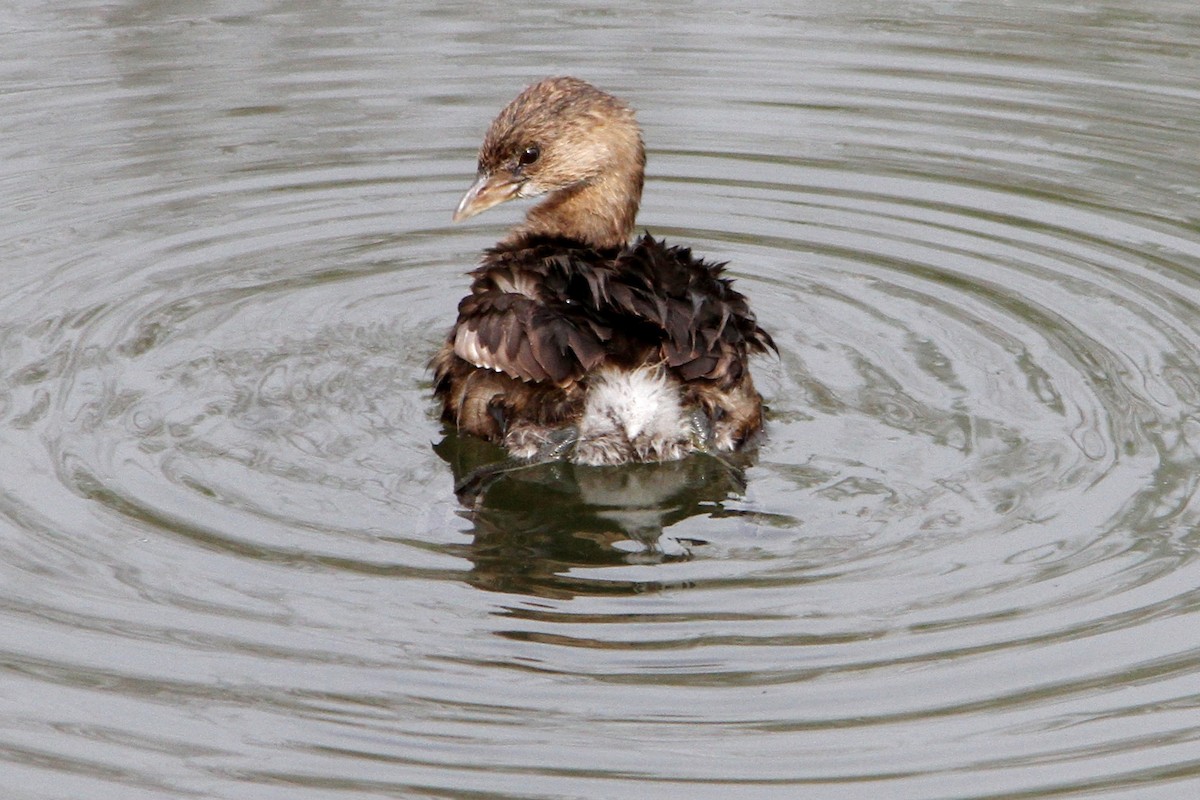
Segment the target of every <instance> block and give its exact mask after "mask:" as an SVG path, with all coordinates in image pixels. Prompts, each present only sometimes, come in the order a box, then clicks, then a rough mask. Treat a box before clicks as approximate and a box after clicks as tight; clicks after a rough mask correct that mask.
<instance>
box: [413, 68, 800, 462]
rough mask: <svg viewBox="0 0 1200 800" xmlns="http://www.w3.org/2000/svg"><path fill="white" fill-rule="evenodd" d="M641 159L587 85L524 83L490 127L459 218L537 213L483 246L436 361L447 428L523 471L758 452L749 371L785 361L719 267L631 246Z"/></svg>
mask: <svg viewBox="0 0 1200 800" xmlns="http://www.w3.org/2000/svg"><path fill="white" fill-rule="evenodd" d="M645 164H646V150H645V145H644V143H643V139H642V132H641V128H640V127H639V125H638V123H637V121H636V119H635V114H634V111H633V110H632V109H631V108H630V107H629V106H628V105H626V104H625V103H624V102H622V101H621V100H619V99H617V98H616V97H614V96H613V95H611V94H609V93H607V92H604V91H602V90H600V89H597V88H596V87H595V86H593V85H591V84H589V83H587V82H585V81H583V80H580V79H578V78H573V77H552V78H546V79H544V80H541V81H538V82H536V83H534V84H532V85H530V86H528V87H527V88H525V89H524V90H523V91H521V92H520V94H518V95H517V97H516V98H515V99H513V100H512V101H511V102H510V103H509V104H508V105H507V106H505V107H504V109H503V110H502V111H501V112H500V113H499V115H498V116H497V117H496V118H495V120H494V121H493V122H492V123H491V125H490V127H489V128H488V130H487V133H486V135H485V136H484V139H483V143H482V145H481V146H480V149H479V159H478V165H477V166H478V168H477V174H476V178H475V181H474V183H473V184H472V185H471V187H470V188H469V189H468V190H467V192H466V194H465V195H463V197H462V200H461V202H459V204H458V206H457V208H456V209H455V211H454V214H453V221H455V222H459V221H462V220H465V219H468V218H470V217H473V216H475V215H476V214H479V213H481V212H483V211H486V210H487V209H489V208H492V207H494V206H496V205H498V204H500V203H504V202H507V201H510V200H515V199H520V198H539V202H537V203H536V204H535V205H533V207H532V208H531V209H529V211H528V212H527V214H526V216H525V218H524V220H523V221H522V222H520V223H519V224H517V225H516V226H515V227H513V228H512V229H511V230H510V231H509V232H508V234H507V235H506V236H504V237H503V238H502V239H501V240H500V241H499V242H498V243H497V244H496V245H495V246H494V247H491V248H489V249H487V250H485V251H484V254H483V257H482V259H481V261H480V263H479V266H478V267H477V268H476V269H475V270H474V271H472V272H471V273H470V277H471V286H470V291H469V293H468V294H467V295H466V296H465V297H464V298H463V299H462V301H461V302H460V303H459V306H458V318H457V320H456V322H455V323H454V326H453V327H452V328H451V330H450V332H449V334H448V336H447V338H446V340H445V342H444V344H443V345H442V346H441V348H440V349H439V350H438V352H437V353H436V355H434V357H433V358H432V360H431V367H432V370H433V378H434V380H433V387H434V395H435V397H436V399H437V401H438V402H439V403H440V405H441V415H442V418H443V420H444V421H445V422H447V423H448V424H450V425H453V426H455V427H456V428H457V429H458V431H460V432H462V433H466V434H469V435H473V436H477V437H480V438H483V439H486V440H488V441H491V442H494V443H496V444H499V445H502V446H503V447H504V448H505V449H506V450H507V452H508V454H509V456H510V458H513V459H517V460H524V461H528V462H542V461H547V460H567V461H570V462H573V463H576V464H581V465H590V466H608V465H620V464H626V463H631V462H661V461H675V460H679V459H682V458H685V457H687V456H689V455H691V454H694V453H711V454H721V453H730V452H733V451H736V450H739V449H741V448H743V447H744V446H745V445H747V444H748V443H750V442H752V441H754V440H755V439H756V437H757V435H758V434H759V432H760V431H761V430H762V428H763V399H762V397H761V395H760V394H759V393H758V391H757V390H756V389H755V387H754V382H753V380H752V378H751V374H750V369H749V360H750V357H751V356H752V355H755V354H764V353H767V352H769V351H775V352H776V353H777V352H778V350H777V348H776V346H775V343H774V341H773V340H772V338H771V336H770V335H769V334H768V333H767V332H766V331H765V330H763V329H762V328H761V327H760V326H759V325H758V322H757V320H756V318H755V315H754V314H753V312H752V311H751V310H750V308H749V304H748V302H747V299H746V297H745V296H744V295H742V294H741V293H740V292H738V291H736V290H735V289H734V288H733V286H732V281H731V279H730V278H728V277H726V276H725V275H724V270H725V264H723V263H713V262H709V261H705V260H704V259H702V258H699V257H696V256H694V255H693V254H692V252H691V250H690V249H689V248H686V247H681V246H669V245H667V244H666V243H665V242H663V241H662V240H660V239H657V238H654V237H653V236H651V235H650V234H649V233H643V234H642V235H640V236H638V237H637V238H633V233H634V225H635V219H636V216H637V212H638V207H639V205H640V203H641V197H642V187H643V183H644V178H645Z"/></svg>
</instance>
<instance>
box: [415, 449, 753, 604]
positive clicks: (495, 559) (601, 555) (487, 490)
mask: <svg viewBox="0 0 1200 800" xmlns="http://www.w3.org/2000/svg"><path fill="white" fill-rule="evenodd" d="M434 451H435V452H436V453H437V454H438V455H439V456H440V457H441V458H442V459H443V460H444V461H446V462H447V463H448V464H449V465H450V467H451V469H452V470H453V472H454V477H455V481H456V484H457V486H458V487H459V488H458V490H457V491H458V498H459V501H460V502H461V503H462V505H463V515H464V516H465V517H467V518H468V519H470V520H471V522H472V524H473V526H474V529H473V531H472V535H473V537H474V539H473V542H472V544H471V545H470V548H469V550H470V552H469V553H468V557H469V558H470V559H471V561H472V562H473V565H474V567H473V570H472V574H471V578H470V581H471V582H472V583H473V584H475V585H477V586H479V587H480V588H486V589H490V590H494V591H504V592H516V593H522V594H534V595H540V596H554V597H563V596H573V595H578V594H605V593H620V594H625V593H630V592H638V591H646V590H647V589H653V588H654V587H653V586H652V585H650V584H648V583H647V582H645V581H636V582H634V581H606V580H597V579H596V578H595V575H594V574H592V575H583V574H581V571H583V570H588V569H589V568H596V567H606V566H619V565H627V564H637V563H658V562H662V561H668V560H676V559H685V558H688V557H690V554H691V549H692V548H693V547H695V546H697V545H701V544H704V542H703V541H702V540H698V539H692V538H686V537H677V536H672V535H671V534H670V532H669V530H668V529H669V528H671V526H673V525H675V524H677V523H679V522H681V521H682V520H685V519H688V518H689V517H694V516H698V515H709V516H723V515H725V513H726V511H725V509H724V507H723V503H724V502H725V501H726V500H728V499H729V498H731V497H736V496H739V495H740V494H741V493H742V492H743V491H744V489H745V477H744V470H745V468H746V467H747V466H748V463H749V456H748V455H746V454H739V455H738V456H737V460H736V461H735V460H729V459H725V458H717V457H713V456H707V455H697V456H692V457H690V458H686V459H683V460H681V461H671V462H665V463H654V464H631V465H625V466H620V467H593V466H584V465H579V464H573V463H571V462H569V461H566V460H558V461H549V462H538V463H521V464H519V465H516V466H515V467H514V464H513V462H512V461H510V460H506V459H505V458H504V451H503V450H501V449H500V448H499V447H497V446H496V445H493V444H489V443H487V442H484V441H482V440H480V439H477V438H475V437H472V436H469V435H459V434H458V433H456V432H455V431H453V430H448V432H447V434H446V437H445V438H444V439H443V440H442V441H441V442H439V443H438V444H436V445H434Z"/></svg>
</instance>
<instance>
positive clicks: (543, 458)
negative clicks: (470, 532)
mask: <svg viewBox="0 0 1200 800" xmlns="http://www.w3.org/2000/svg"><path fill="white" fill-rule="evenodd" d="M578 441H579V429H578V428H576V427H575V426H574V425H569V426H567V427H565V428H558V429H557V430H554V431H550V433H549V434H548V435H547V436H546V441H545V442H544V443H543V444H542V446H541V447H539V448H538V450H537V452H535V453H534V454H533V455H532V456H530V457H528V458H519V457H517V456H510V457H509V458H505V459H503V460H501V461H497V462H495V463H494V464H485V465H484V466H482V467H477V468H476V469H473V470H471V471H470V472H469V473H467V474H466V475H465V476H463V479H462V480H460V481H459V482H458V483H457V484H455V486H454V493H455V494H456V495H458V497H459V498H460V499H462V500H463V501H464V502H465V501H467V500H468V499H469V500H470V504H471V505H476V506H477V505H478V504H479V503H480V502H481V501H482V500H483V496H484V495H485V494H487V490H488V489H489V488H491V485H492V484H493V483H495V482H496V481H497V480H499V479H500V478H502V477H504V476H505V475H509V474H511V473H513V472H520V471H521V470H526V469H532V468H533V467H540V466H541V465H543V464H549V463H551V462H554V461H563V460H565V459H566V458H567V457H568V456H569V455H570V454H571V451H572V450H574V449H575V444H576V443H577V442H578Z"/></svg>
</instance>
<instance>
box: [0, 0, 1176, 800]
mask: <svg viewBox="0 0 1200 800" xmlns="http://www.w3.org/2000/svg"><path fill="white" fill-rule="evenodd" d="M1127 6H1129V4H1117V3H1111V4H1101V3H1092V4H1074V5H1055V4H1051V5H1050V6H1049V7H1047V4H1039V3H1033V2H1024V1H1022V0H1018V1H1017V2H1010V3H1003V4H994V3H969V2H939V3H920V4H884V3H875V2H865V1H862V0H855V1H852V2H846V3H801V4H795V7H794V8H793V10H791V11H787V12H780V11H779V9H778V8H775V7H773V6H771V5H770V4H759V3H750V4H745V3H742V4H738V5H737V6H736V8H735V7H729V8H720V7H715V6H714V7H709V6H705V5H701V4H694V3H671V2H660V3H650V2H646V3H629V4H624V5H621V6H615V7H613V6H604V5H593V4H588V3H537V2H535V3H532V4H530V3H526V4H523V5H519V6H507V5H494V4H493V5H482V4H474V3H429V4H405V3H392V2H382V1H377V2H356V1H355V0H350V1H349V2H344V3H336V4H332V3H316V2H306V1H304V0H297V1H296V2H275V3H269V2H261V3H256V2H245V1H244V0H230V1H229V2H215V1H214V2H201V1H200V0H186V1H183V2H173V3H157V2H110V3H98V2H86V1H85V2H80V3H69V4H44V3H32V2H27V1H26V0H17V2H16V3H15V4H10V7H9V8H7V9H6V10H4V11H0V42H2V43H3V47H0V78H2V80H0V95H2V96H3V107H4V114H3V115H2V118H0V133H2V134H3V135H2V136H0V187H2V188H0V191H2V192H3V197H4V198H5V201H6V202H5V208H6V210H5V212H4V214H3V215H2V216H0V253H3V254H4V255H3V259H2V261H0V452H2V453H3V454H4V457H3V458H2V459H0V631H2V633H0V789H2V790H3V792H2V793H3V794H4V796H5V797H6V798H14V800H32V799H33V798H37V799H38V800H43V799H47V800H48V799H49V798H54V799H56V800H58V799H60V798H62V799H65V798H120V800H140V799H141V798H146V800H149V799H150V798H154V799H155V800H160V799H161V798H191V797H197V798H199V797H203V798H221V799H222V800H224V799H226V798H228V799H229V800H242V799H243V798H244V799H246V800H250V799H251V798H252V799H253V800H260V799H263V798H267V799H270V798H287V799H288V800H305V799H307V798H313V800H315V799H316V798H322V799H324V798H368V797H405V798H409V797H412V798H435V797H437V798H446V797H454V798H458V797H464V798H465V797H471V798H567V797H570V798H617V797H620V798H629V797H636V798H675V797H682V796H687V797H694V798H729V797H747V798H796V797H813V798H822V799H824V798H831V799H832V800H838V799H840V798H847V799H849V798H856V799H857V798H864V797H871V798H898V799H903V800H909V799H911V800H951V799H954V800H960V799H961V800H968V799H970V798H979V799H983V798H987V799H988V800H1000V799H1001V798H1022V799H1023V800H1024V799H1030V798H1061V797H1080V798H1084V797H1086V798H1114V799H1117V798H1119V799H1120V800H1144V799H1146V798H1150V799H1152V800H1153V799H1156V798H1161V799H1162V800H1176V798H1181V797H1190V796H1192V795H1193V794H1195V793H1196V792H1197V791H1200V724H1197V706H1200V699H1198V698H1200V633H1197V630H1200V589H1198V588H1197V587H1200V564H1198V563H1197V558H1196V550H1197V545H1198V539H1200V535H1198V528H1197V523H1198V522H1200V509H1198V504H1197V500H1196V491H1197V480H1198V479H1200V468H1198V467H1200V424H1198V423H1197V411H1198V409H1200V314H1198V313H1197V311H1198V309H1200V220H1198V214H1197V201H1198V198H1200V147H1197V142H1198V141H1200V116H1198V115H1197V113H1196V109H1197V107H1198V103H1200V61H1198V60H1197V55H1196V54H1197V52H1200V50H1198V46H1200V10H1197V8H1196V6H1195V4H1194V3H1191V2H1187V3H1184V2H1167V1H1166V0H1162V1H1153V2H1149V3H1142V4H1139V5H1138V6H1137V9H1136V10H1135V9H1133V8H1131V7H1127ZM563 73H569V74H575V75H578V76H580V77H583V78H586V79H588V80H591V81H593V82H595V83H597V84H598V85H600V86H602V87H604V88H606V89H609V90H611V91H613V92H614V93H616V94H618V95H620V96H621V97H623V98H625V99H626V100H628V101H629V102H630V103H631V104H632V105H634V106H635V107H636V108H638V109H639V119H640V120H641V122H642V124H643V127H644V129H645V136H646V140H647V143H648V146H649V150H650V154H649V156H650V162H649V168H648V182H647V192H646V198H645V202H644V203H643V207H642V214H641V217H640V224H641V225H642V226H644V227H645V228H647V229H648V230H650V231H652V232H653V233H654V234H655V235H657V236H662V237H665V238H666V239H667V240H668V241H669V242H672V243H683V244H688V245H690V246H692V247H693V248H694V249H695V250H696V251H697V252H699V253H701V254H703V255H705V256H708V257H711V258H713V259H717V260H727V261H728V262H729V263H730V270H731V273H732V274H733V275H734V276H735V277H736V278H737V280H738V286H739V288H741V289H742V291H744V292H745V293H746V294H748V295H749V296H750V298H751V301H752V303H753V305H754V308H755V309H756V310H757V313H758V316H759V319H760V321H761V322H762V324H763V325H764V327H767V328H768V329H769V330H770V332H771V333H772V334H773V336H774V337H775V339H776V341H777V342H778V343H779V345H780V351H781V355H780V357H779V358H778V359H774V358H770V359H762V360H761V361H759V362H758V363H757V364H756V365H755V374H756V381H757V383H758V385H759V388H760V389H761V390H762V391H763V393H764V395H765V396H766V398H767V400H768V403H769V405H770V408H771V411H770V419H769V435H768V438H767V439H766V441H765V442H764V443H763V445H762V446H761V448H760V449H759V450H758V452H757V453H754V454H752V455H750V456H749V457H748V458H747V459H746V460H745V461H744V462H741V463H739V464H738V465H736V466H737V467H738V468H739V469H738V470H733V471H731V470H729V469H726V468H725V467H723V466H722V465H719V464H715V463H713V462H709V461H705V460H694V461H689V462H684V463H682V464H675V465H665V466H649V467H635V468H629V469H618V470H598V469H576V468H570V467H567V466H563V465H558V466H550V467H545V468H541V469H538V470H533V471H531V472H529V473H528V474H525V475H521V476H519V478H515V479H510V480H505V481H501V482H499V483H498V484H496V485H495V486H494V487H493V488H492V491H490V492H489V493H488V494H487V496H486V498H485V499H484V501H483V502H482V504H481V505H480V506H479V507H478V508H466V507H464V506H463V505H462V504H461V503H460V502H459V500H458V499H457V498H456V497H455V495H454V481H455V476H456V475H461V474H463V472H464V471H465V470H468V469H470V467H471V466H472V465H474V464H477V463H479V462H480V460H481V459H486V458H488V457H491V456H494V453H493V452H491V451H488V450H487V448H481V446H480V445H479V444H478V443H473V442H470V441H461V440H458V439H457V438H455V437H453V436H448V435H447V432H446V431H444V430H443V429H442V427H441V426H440V425H439V424H438V422H437V420H436V415H435V413H434V409H433V405H432V403H431V401H430V398H429V376H428V373H427V371H426V366H425V365H426V363H427V360H428V358H429V357H430V355H431V354H432V353H433V352H434V350H435V349H436V347H437V345H438V342H439V341H440V339H441V337H442V336H443V335H444V332H445V330H446V329H447V327H448V326H449V324H450V323H451V321H452V319H453V316H454V309H455V306H456V304H457V301H458V298H459V297H460V296H461V294H462V292H463V291H464V290H465V287H466V285H467V280H466V278H465V277H464V274H463V273H464V272H466V271H467V270H468V269H469V268H470V267H471V266H472V265H473V263H474V261H475V259H476V258H477V257H478V253H479V251H480V250H481V249H482V248H483V247H486V246H487V245H488V244H490V243H491V242H493V241H494V240H495V239H496V238H498V236H499V235H501V233H502V231H503V230H504V229H505V228H506V227H507V225H509V224H511V223H512V222H513V221H514V220H516V219H517V218H518V217H519V215H520V213H521V211H522V210H521V209H519V208H516V207H513V208H505V209H498V210H496V211H494V212H490V213H489V214H488V215H487V216H485V217H482V218H480V219H479V220H472V221H471V222H470V223H468V224H465V225H458V226H451V225H450V222H449V220H450V214H451V211H452V210H453V208H454V205H455V203H456V202H457V200H458V197H459V196H460V195H461V193H462V191H464V190H465V188H466V186H467V185H468V184H469V182H470V180H471V177H472V174H473V172H474V163H475V148H476V147H477V145H478V141H479V138H480V137H481V135H482V133H483V131H484V129H485V128H486V125H487V123H488V122H489V120H490V119H491V117H492V115H493V114H494V113H495V112H496V111H497V110H498V109H499V108H500V107H501V106H502V105H503V104H504V103H505V102H506V101H507V100H508V99H509V98H510V97H511V96H512V95H513V94H514V93H515V92H516V91H517V90H519V88H520V87H522V86H523V85H525V84H526V83H529V82H531V81H532V80H534V79H536V78H539V77H542V76H544V75H548V74H563ZM739 470H740V474H739Z"/></svg>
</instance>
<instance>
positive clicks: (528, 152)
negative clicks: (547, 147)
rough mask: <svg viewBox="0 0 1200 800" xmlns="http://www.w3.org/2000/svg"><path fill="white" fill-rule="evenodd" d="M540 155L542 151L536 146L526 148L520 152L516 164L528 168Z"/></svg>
mask: <svg viewBox="0 0 1200 800" xmlns="http://www.w3.org/2000/svg"><path fill="white" fill-rule="evenodd" d="M541 154H542V151H541V150H539V149H538V146H537V145H536V144H535V145H533V146H531V147H526V148H525V149H524V150H522V151H521V157H520V158H518V159H517V163H519V164H520V165H521V166H522V167H525V166H528V165H530V164H532V163H533V162H535V161H537V160H538V157H539V156H541Z"/></svg>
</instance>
